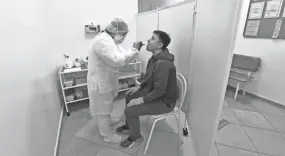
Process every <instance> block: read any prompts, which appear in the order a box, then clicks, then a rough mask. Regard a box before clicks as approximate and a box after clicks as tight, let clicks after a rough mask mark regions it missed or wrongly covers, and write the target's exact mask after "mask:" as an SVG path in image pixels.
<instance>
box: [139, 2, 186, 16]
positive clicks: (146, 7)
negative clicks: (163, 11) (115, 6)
mask: <svg viewBox="0 0 285 156" xmlns="http://www.w3.org/2000/svg"><path fill="white" fill-rule="evenodd" d="M182 1H185V0H138V4H139V5H138V8H139V13H141V12H146V11H150V10H156V8H157V7H164V6H168V5H172V4H175V3H178V2H182Z"/></svg>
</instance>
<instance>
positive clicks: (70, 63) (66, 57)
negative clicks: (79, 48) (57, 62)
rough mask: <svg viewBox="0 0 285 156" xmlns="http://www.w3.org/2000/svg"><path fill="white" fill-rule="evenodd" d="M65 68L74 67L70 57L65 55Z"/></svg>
mask: <svg viewBox="0 0 285 156" xmlns="http://www.w3.org/2000/svg"><path fill="white" fill-rule="evenodd" d="M64 66H65V68H72V66H73V62H72V60H71V59H70V58H69V56H68V55H65V54H64Z"/></svg>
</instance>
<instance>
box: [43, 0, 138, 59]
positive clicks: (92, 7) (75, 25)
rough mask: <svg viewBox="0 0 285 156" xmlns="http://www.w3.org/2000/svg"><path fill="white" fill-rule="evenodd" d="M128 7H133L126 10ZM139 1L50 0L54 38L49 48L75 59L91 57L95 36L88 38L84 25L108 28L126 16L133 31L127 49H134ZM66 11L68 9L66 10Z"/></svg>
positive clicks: (51, 29) (50, 17)
mask: <svg viewBox="0 0 285 156" xmlns="http://www.w3.org/2000/svg"><path fill="white" fill-rule="evenodd" d="M126 4H127V5H128V6H130V7H129V8H128V9H125V8H126ZM137 6H138V5H137V1H135V0H122V1H114V0H104V1H94V0H85V1H84V2H82V1H78V0H60V1H56V0H50V1H49V8H50V10H51V12H50V14H49V20H50V21H52V22H50V25H49V27H50V31H51V34H50V36H49V37H50V38H51V40H52V41H51V42H52V45H51V46H50V47H51V48H50V49H49V50H50V51H52V52H54V53H60V54H63V53H67V54H69V55H71V56H73V57H76V56H87V55H88V50H89V44H90V43H91V40H92V38H93V37H94V36H92V35H91V36H85V33H84V25H85V24H90V23H91V21H93V22H94V24H96V25H97V24H100V25H101V28H102V29H104V27H106V26H107V24H109V23H110V21H111V20H113V19H114V18H115V17H123V19H124V20H125V21H126V22H127V23H128V25H129V29H130V32H129V34H128V35H127V37H126V39H125V42H124V44H123V46H124V47H125V48H131V46H132V43H133V42H134V41H135V39H136V38H135V36H136V33H135V29H136V22H135V14H136V13H137V12H138V8H137ZM63 8H64V9H63Z"/></svg>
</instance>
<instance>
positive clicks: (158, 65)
mask: <svg viewBox="0 0 285 156" xmlns="http://www.w3.org/2000/svg"><path fill="white" fill-rule="evenodd" d="M170 41H171V39H170V37H169V36H168V35H167V34H166V33H165V32H163V31H154V32H153V36H152V37H151V39H149V40H148V44H147V50H148V51H150V52H152V54H153V56H152V57H151V58H150V59H149V61H148V64H147V69H146V74H145V76H144V78H143V81H142V83H141V85H140V86H139V87H136V88H133V89H132V90H129V91H128V92H127V93H126V97H125V99H126V104H127V106H126V108H125V117H126V124H125V125H123V126H121V127H119V128H117V129H116V132H117V133H126V132H130V133H131V135H130V136H129V137H128V138H127V139H126V140H124V141H122V142H121V144H120V146H121V147H123V148H131V147H133V146H135V145H138V144H140V143H141V142H142V141H143V138H142V136H141V134H140V120H139V117H140V116H144V115H160V114H165V113H169V112H171V111H172V110H173V109H174V107H175V104H176V100H177V98H178V95H177V93H178V92H177V89H178V86H177V82H176V68H175V65H174V62H173V61H174V55H172V54H170V53H169V52H168V49H167V48H166V47H167V46H168V44H169V43H170Z"/></svg>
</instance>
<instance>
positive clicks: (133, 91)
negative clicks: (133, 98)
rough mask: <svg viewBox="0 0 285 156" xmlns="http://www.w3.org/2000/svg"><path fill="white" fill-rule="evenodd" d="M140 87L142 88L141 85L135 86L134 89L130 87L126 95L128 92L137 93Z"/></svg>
mask: <svg viewBox="0 0 285 156" xmlns="http://www.w3.org/2000/svg"><path fill="white" fill-rule="evenodd" d="M139 89H140V87H139V86H137V87H133V88H132V89H130V90H128V91H127V92H126V95H128V94H130V95H132V94H134V93H136V92H137V91H139Z"/></svg>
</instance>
